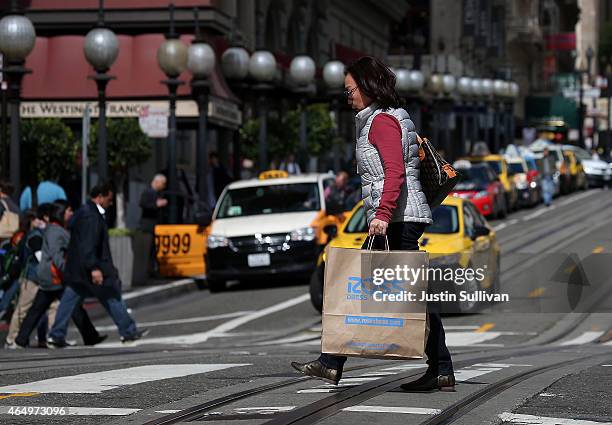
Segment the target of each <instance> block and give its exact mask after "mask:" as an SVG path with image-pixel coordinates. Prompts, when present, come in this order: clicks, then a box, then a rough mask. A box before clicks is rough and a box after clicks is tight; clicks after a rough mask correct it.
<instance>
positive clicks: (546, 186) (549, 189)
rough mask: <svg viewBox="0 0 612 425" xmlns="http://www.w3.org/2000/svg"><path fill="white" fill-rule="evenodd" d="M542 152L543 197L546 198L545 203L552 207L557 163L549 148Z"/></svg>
mask: <svg viewBox="0 0 612 425" xmlns="http://www.w3.org/2000/svg"><path fill="white" fill-rule="evenodd" d="M542 153H543V156H542V198H544V205H546V206H547V207H550V205H551V204H552V198H553V193H554V191H555V183H554V180H553V175H554V173H555V171H556V170H557V165H556V163H555V159H554V158H553V156H552V155H551V154H550V151H549V150H548V148H544V150H543V152H542Z"/></svg>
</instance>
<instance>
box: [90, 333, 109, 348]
mask: <svg viewBox="0 0 612 425" xmlns="http://www.w3.org/2000/svg"><path fill="white" fill-rule="evenodd" d="M106 338H108V335H98V336H97V337H96V338H94V339H92V340H91V341H87V342H86V343H85V345H88V346H93V345H96V344H99V343H101V342H103V341H105V340H106Z"/></svg>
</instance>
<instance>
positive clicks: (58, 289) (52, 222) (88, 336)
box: [15, 201, 106, 347]
mask: <svg viewBox="0 0 612 425" xmlns="http://www.w3.org/2000/svg"><path fill="white" fill-rule="evenodd" d="M72 214H73V211H72V208H71V207H70V206H69V205H68V202H66V201H64V202H60V201H56V202H54V203H53V204H51V207H50V208H49V210H48V212H47V215H45V216H44V220H45V222H46V227H45V231H44V233H43V242H42V247H41V258H40V262H39V264H38V267H37V282H38V285H39V288H38V292H37V293H36V296H35V297H34V301H33V302H32V307H31V308H30V310H29V311H28V313H27V315H26V317H25V319H24V320H23V323H22V325H21V329H20V330H19V333H18V334H17V337H16V338H15V344H17V345H18V346H19V347H27V346H28V343H29V339H30V334H31V333H32V330H33V329H34V327H35V326H36V324H37V323H39V321H40V320H41V319H42V318H43V316H44V315H45V313H46V312H47V310H48V309H49V308H50V306H51V305H52V304H53V303H56V302H57V301H59V299H60V298H61V296H62V293H63V292H64V284H63V283H64V282H63V274H64V271H65V264H66V250H67V248H68V241H69V240H70V234H69V233H68V231H67V230H66V228H65V224H66V223H68V222H69V220H70V218H71V217H72ZM54 310H56V308H55V309H54ZM49 316H50V317H49V324H50V325H52V324H53V321H54V318H55V314H53V317H51V314H50V315H49ZM72 319H73V320H74V323H75V324H76V325H77V327H78V328H79V331H80V332H81V335H82V336H83V342H84V344H85V345H95V344H98V343H100V342H102V341H104V340H105V339H106V335H100V334H98V332H97V331H96V328H95V327H94V325H93V324H92V323H91V320H90V319H89V316H88V315H87V312H86V311H85V309H83V307H82V306H80V305H79V306H77V308H75V309H74V310H73V312H72ZM48 345H50V346H53V341H52V340H50V341H48Z"/></svg>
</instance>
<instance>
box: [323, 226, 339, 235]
mask: <svg viewBox="0 0 612 425" xmlns="http://www.w3.org/2000/svg"><path fill="white" fill-rule="evenodd" d="M323 232H325V234H326V235H327V236H329V239H333V238H335V237H336V236H337V235H338V226H336V225H335V224H328V225H327V226H325V227H323Z"/></svg>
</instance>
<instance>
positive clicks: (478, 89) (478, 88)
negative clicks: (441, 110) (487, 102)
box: [472, 78, 483, 148]
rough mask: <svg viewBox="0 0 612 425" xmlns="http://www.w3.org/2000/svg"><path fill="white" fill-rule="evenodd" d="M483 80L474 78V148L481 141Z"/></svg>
mask: <svg viewBox="0 0 612 425" xmlns="http://www.w3.org/2000/svg"><path fill="white" fill-rule="evenodd" d="M482 93H483V92H482V79H480V78H472V96H473V97H474V108H473V114H472V121H473V124H474V125H473V126H472V148H473V147H474V146H475V145H476V143H477V142H479V141H480V101H479V99H478V97H479V96H482Z"/></svg>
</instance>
